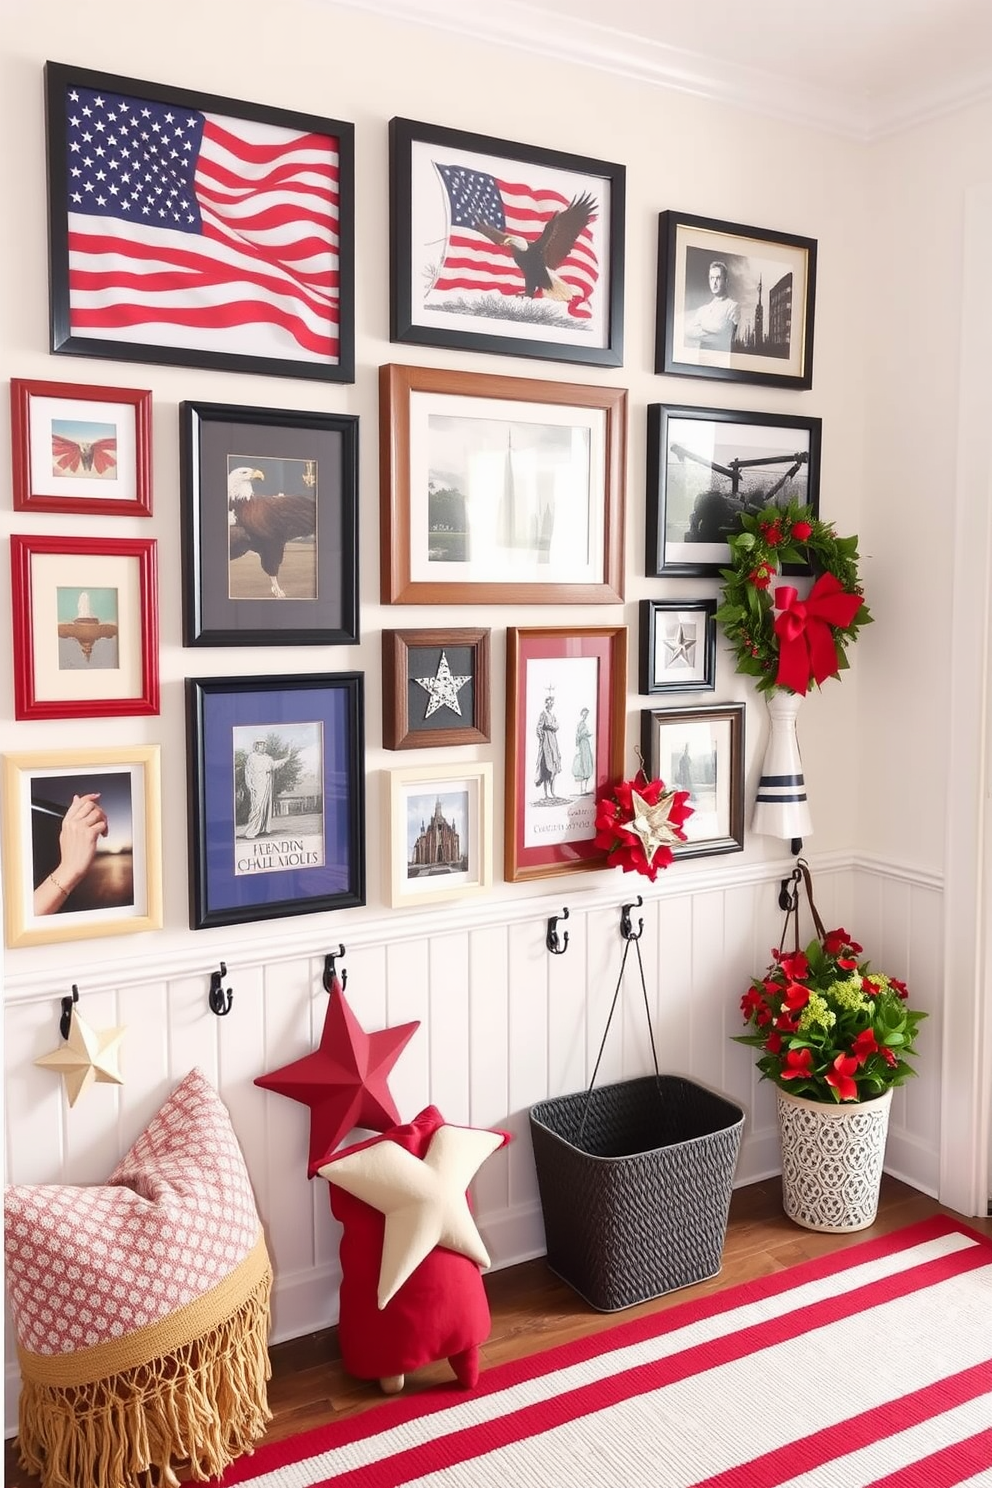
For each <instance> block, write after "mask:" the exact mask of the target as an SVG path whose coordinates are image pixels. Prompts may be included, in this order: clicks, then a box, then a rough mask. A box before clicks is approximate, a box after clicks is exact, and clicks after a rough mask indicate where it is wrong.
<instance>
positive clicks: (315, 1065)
mask: <svg viewBox="0 0 992 1488" xmlns="http://www.w3.org/2000/svg"><path fill="white" fill-rule="evenodd" d="M419 1027H420V1024H419V1022H417V1023H401V1024H400V1025H399V1027H398V1028H384V1029H382V1030H381V1032H379V1033H366V1032H365V1030H364V1029H363V1028H361V1027H359V1024H358V1019H357V1018H356V1017H355V1015H354V1013H353V1012H352V1010H351V1008H350V1007H349V1006H348V1004H347V1003H346V1002H345V1000H344V993H343V992H342V990H341V983H340V982H339V980H338V978H337V976H335V977H334V978H333V980H332V982H331V986H330V990H329V994H328V1002H327V1012H326V1014H325V1016H324V1029H323V1032H322V1033H321V1035H320V1044H319V1046H318V1047H317V1048H316V1049H315V1050H314V1051H313V1053H312V1054H305V1055H304V1057H303V1058H302V1059H296V1060H294V1061H293V1063H292V1064H284V1065H283V1067H282V1069H277V1070H273V1071H272V1072H271V1074H268V1075H259V1076H258V1078H257V1079H256V1080H255V1084H256V1085H260V1086H261V1087H262V1089H263V1090H274V1091H275V1092H276V1093H277V1095H288V1096H289V1098H290V1100H295V1101H299V1102H300V1104H301V1105H304V1106H309V1107H310V1156H309V1159H308V1163H307V1175H308V1177H311V1178H312V1177H313V1175H314V1173H315V1172H316V1171H317V1169H318V1168H319V1167H320V1165H321V1163H323V1162H326V1160H327V1158H328V1157H329V1156H330V1154H331V1153H332V1152H333V1151H334V1149H335V1148H336V1147H337V1146H338V1144H339V1143H340V1141H341V1139H342V1137H345V1136H347V1134H348V1132H350V1131H352V1130H353V1128H354V1127H356V1126H361V1127H364V1128H366V1129H367V1130H368V1131H377V1132H383V1131H386V1130H388V1128H389V1127H391V1126H396V1125H398V1124H399V1122H400V1120H401V1119H402V1118H401V1117H400V1113H399V1111H398V1110H397V1109H396V1103H395V1101H394V1100H393V1097H392V1096H391V1095H390V1093H389V1087H388V1086H387V1084H386V1076H387V1075H388V1074H389V1072H390V1070H391V1069H392V1067H393V1065H394V1064H395V1063H396V1061H397V1059H398V1058H399V1057H400V1054H401V1053H402V1052H403V1050H404V1049H405V1048H406V1046H407V1044H408V1043H409V1042H410V1039H411V1038H412V1037H413V1035H414V1034H415V1033H416V1031H417V1029H418V1028H419Z"/></svg>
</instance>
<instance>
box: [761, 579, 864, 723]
mask: <svg viewBox="0 0 992 1488" xmlns="http://www.w3.org/2000/svg"><path fill="white" fill-rule="evenodd" d="M775 608H776V609H777V610H780V611H781V614H780V615H779V616H778V618H777V619H776V621H775V634H776V635H777V636H778V638H779V643H780V644H779V653H778V675H777V676H776V678H775V684H776V686H778V687H788V688H789V690H790V691H791V692H801V693H803V694H805V692H806V689H807V688H808V687H809V684H810V682H811V681H812V682H816V683H817V685H819V684H820V683H821V682H825V681H826V680H827V678H828V677H834V676H836V674H837V672H838V670H839V666H840V662H839V659H838V655H837V644H836V642H835V640H834V633H833V630H832V629H831V627H832V626H840V627H841V628H844V627H845V626H848V625H850V624H851V621H852V620H853V619H854V617H855V615H856V614H857V613H858V611H859V610H860V608H861V595H860V594H848V593H847V591H846V590H845V589H844V588H843V587H842V586H841V582H840V580H839V579H838V578H836V577H835V576H834V575H833V574H830V573H825V574H821V575H820V577H819V578H818V579H817V581H816V583H815V584H814V585H813V587H812V589H811V590H810V593H809V598H808V599H807V600H805V601H803V600H801V599H800V598H799V592H798V590H796V589H793V588H792V586H791V585H790V584H783V585H781V587H780V588H778V589H776V590H775Z"/></svg>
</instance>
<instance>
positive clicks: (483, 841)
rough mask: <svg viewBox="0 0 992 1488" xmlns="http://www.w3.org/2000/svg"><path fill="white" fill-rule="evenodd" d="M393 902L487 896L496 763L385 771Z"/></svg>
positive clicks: (416, 904) (397, 905)
mask: <svg viewBox="0 0 992 1488" xmlns="http://www.w3.org/2000/svg"><path fill="white" fill-rule="evenodd" d="M383 774H384V782H385V799H384V800H383V819H384V822H385V829H386V851H385V854H384V861H385V862H386V863H387V864H388V874H389V877H388V882H387V884H386V886H385V887H386V900H387V902H388V903H389V904H390V905H391V906H392V907H393V908H394V909H426V908H429V907H430V906H431V905H434V904H441V903H446V902H448V901H450V900H453V899H464V898H466V897H468V896H469V895H471V894H481V893H484V892H485V891H486V889H488V888H490V887H491V885H492V880H493V862H492V858H493V767H492V765H491V764H488V763H484V762H480V763H476V764H469V765H465V766H463V767H462V768H459V769H455V768H452V767H450V766H437V765H424V766H421V767H417V766H414V767H412V768H410V769H398V770H386V771H384V772H383Z"/></svg>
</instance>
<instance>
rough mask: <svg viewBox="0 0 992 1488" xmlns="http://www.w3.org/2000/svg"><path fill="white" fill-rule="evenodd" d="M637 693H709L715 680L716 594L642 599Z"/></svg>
mask: <svg viewBox="0 0 992 1488" xmlns="http://www.w3.org/2000/svg"><path fill="white" fill-rule="evenodd" d="M640 608H641V615H640V620H641V633H640V648H639V656H638V660H639V664H640V665H639V673H640V675H639V680H638V685H639V687H640V690H641V692H645V693H656V692H709V691H712V689H713V686H714V683H715V681H716V622H715V620H714V619H713V617H714V615H715V614H716V600H715V599H687V600H681V599H642V600H641V606H640Z"/></svg>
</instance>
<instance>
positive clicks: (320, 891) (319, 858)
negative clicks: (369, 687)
mask: <svg viewBox="0 0 992 1488" xmlns="http://www.w3.org/2000/svg"><path fill="white" fill-rule="evenodd" d="M363 689H364V675H363V673H361V672H334V673H325V674H323V675H320V674H316V673H315V674H313V675H308V676H299V677H189V678H187V680H186V710H187V726H188V731H189V774H188V784H189V856H190V928H191V929H193V930H203V929H205V928H207V927H208V926H211V925H236V924H240V923H241V922H243V921H246V920H272V919H278V918H281V917H283V916H285V915H302V914H315V913H318V912H320V911H324V910H331V909H345V908H349V907H351V906H354V905H359V904H364V903H365V737H364V707H363V704H364V690H363Z"/></svg>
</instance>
